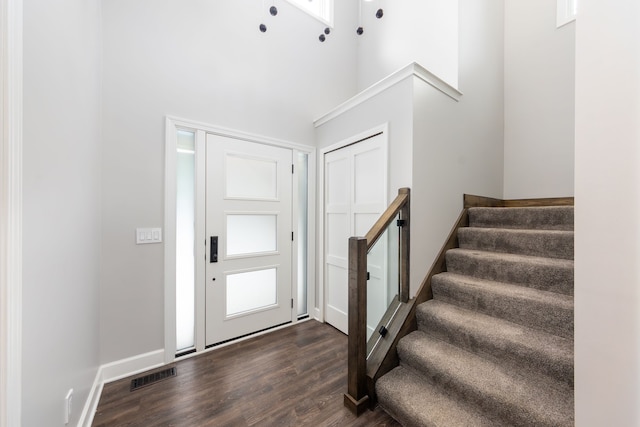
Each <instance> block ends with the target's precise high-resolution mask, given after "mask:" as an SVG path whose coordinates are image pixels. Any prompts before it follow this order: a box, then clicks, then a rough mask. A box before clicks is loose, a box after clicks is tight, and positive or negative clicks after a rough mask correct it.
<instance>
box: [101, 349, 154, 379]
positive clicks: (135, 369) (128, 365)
mask: <svg viewBox="0 0 640 427" xmlns="http://www.w3.org/2000/svg"><path fill="white" fill-rule="evenodd" d="M162 365H164V349H160V350H155V351H150V352H149V353H144V354H139V355H137V356H132V357H128V358H126V359H122V360H116V361H115V362H111V363H107V364H105V365H102V366H101V367H100V369H101V370H102V382H103V383H104V384H106V383H110V382H112V381H116V380H120V379H122V378H126V377H128V376H131V375H135V374H138V373H140V372H144V371H148V370H149V369H153V368H157V367H158V366H162Z"/></svg>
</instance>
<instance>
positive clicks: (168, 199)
mask: <svg viewBox="0 0 640 427" xmlns="http://www.w3.org/2000/svg"><path fill="white" fill-rule="evenodd" d="M177 130H188V131H193V132H195V134H196V159H195V161H196V174H198V171H204V167H205V156H204V155H198V153H204V147H205V144H206V135H207V134H214V135H220V136H224V137H229V138H235V139H241V140H244V141H249V142H254V143H257V144H264V145H272V146H276V147H282V148H288V149H291V150H292V151H293V153H294V156H295V154H296V153H298V152H300V153H304V154H307V155H308V156H309V171H308V173H309V182H308V191H309V206H308V212H309V223H308V230H309V235H308V245H307V247H308V249H307V251H308V254H307V260H308V262H307V265H308V271H307V307H308V308H309V314H310V315H313V313H311V309H312V307H315V306H316V305H317V301H315V298H314V296H315V294H316V290H315V288H316V282H315V280H314V279H315V277H316V273H315V266H316V263H315V248H316V238H315V233H314V232H313V231H314V230H315V221H316V219H315V212H316V209H317V208H316V203H315V188H316V169H315V165H316V148H315V147H312V146H309V145H303V144H299V143H295V142H291V141H286V140H281V139H277V138H272V137H267V136H263V135H257V134H253V133H249V132H244V131H239V130H235V129H229V128H224V127H220V126H215V125H211V124H206V123H202V122H197V121H193V120H188V119H182V118H178V117H174V116H166V118H165V178H164V180H165V186H164V188H165V194H164V200H165V203H164V301H165V304H164V318H165V321H164V331H165V334H164V360H165V363H171V362H173V361H174V360H175V355H176V306H175V302H176V299H175V292H176V283H175V277H176V267H175V259H176V227H175V222H176V212H175V208H176V196H175V194H176V179H175V176H176V148H177V133H176V132H177ZM203 184H204V175H202V176H198V175H197V176H196V184H195V185H196V188H195V192H196V221H195V222H196V236H203V235H204V232H205V224H204V215H202V214H198V212H204V196H205V189H204V185H203ZM296 189H297V186H294V194H293V199H292V203H293V206H294V215H293V218H297V216H296V209H295V206H297V203H296V202H297V198H298V194H297V191H296ZM195 256H196V257H197V258H198V259H203V257H204V245H196V253H195ZM296 264H297V252H296V251H295V248H294V253H293V254H292V275H293V276H292V277H294V278H295V277H296V275H297V270H296ZM200 270H201V269H198V268H196V289H195V291H196V292H195V295H196V310H195V312H196V334H195V338H196V339H195V341H196V343H195V347H196V352H195V353H192V355H195V354H200V353H202V352H204V351H206V349H205V334H204V324H205V313H204V302H205V300H204V273H203V272H201V271H200ZM198 283H200V285H199V286H198V285H197V284H198ZM294 284H295V281H294V282H292V288H293V287H294V286H293V285H294ZM292 295H293V298H294V307H296V306H297V301H296V299H297V292H296V291H295V289H292ZM297 321H298V320H297V318H296V316H292V323H291V325H294V324H296V323H297Z"/></svg>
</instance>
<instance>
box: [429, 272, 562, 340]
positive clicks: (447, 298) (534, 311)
mask: <svg viewBox="0 0 640 427" xmlns="http://www.w3.org/2000/svg"><path fill="white" fill-rule="evenodd" d="M504 286H506V287H512V286H514V285H506V284H505V285H504ZM431 289H432V291H433V298H434V299H436V300H439V301H443V302H446V303H449V304H453V305H456V306H458V307H462V308H466V309H469V310H475V311H477V312H480V313H483V314H487V315H489V316H494V317H497V318H500V319H505V320H508V321H510V322H514V323H517V324H519V325H523V326H527V327H531V328H536V329H539V330H541V331H545V332H548V333H550V334H554V335H557V336H560V337H563V338H567V339H573V304H571V305H567V304H560V303H556V304H555V305H552V304H551V303H546V302H545V301H537V300H533V299H524V298H521V297H518V295H514V296H511V295H504V294H497V293H491V292H490V291H487V290H485V289H484V288H482V287H480V286H470V285H468V284H465V283H464V282H462V283H459V282H457V281H456V280H455V279H451V278H448V277H447V276H446V275H435V276H433V279H432V280H431Z"/></svg>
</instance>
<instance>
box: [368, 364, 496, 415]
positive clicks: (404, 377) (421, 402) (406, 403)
mask: <svg viewBox="0 0 640 427" xmlns="http://www.w3.org/2000/svg"><path fill="white" fill-rule="evenodd" d="M376 395H377V396H378V402H379V405H380V406H381V407H382V409H384V410H385V411H387V412H388V413H389V414H390V415H391V416H392V417H393V418H395V419H396V420H398V421H399V422H400V423H401V424H402V425H403V426H405V427H413V426H416V427H418V426H425V427H432V426H433V427H444V426H447V427H463V426H477V427H484V426H486V427H493V426H497V425H499V424H497V423H496V421H495V420H491V419H488V418H486V417H484V416H482V415H481V414H480V413H479V412H478V411H477V410H474V409H473V408H469V407H467V406H466V405H463V404H461V403H460V402H458V401H457V400H456V399H453V398H451V397H449V396H448V395H447V394H446V393H444V392H443V391H442V390H439V389H438V388H436V387H433V386H431V385H430V384H428V383H427V382H426V381H424V380H423V379H422V378H421V377H420V375H419V374H416V373H415V372H414V371H412V370H411V369H408V368H405V367H402V366H398V367H396V368H395V369H393V370H392V371H391V372H389V373H388V374H387V375H384V376H383V377H382V378H380V379H379V380H378V382H377V383H376Z"/></svg>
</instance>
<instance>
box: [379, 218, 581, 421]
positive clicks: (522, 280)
mask: <svg viewBox="0 0 640 427" xmlns="http://www.w3.org/2000/svg"><path fill="white" fill-rule="evenodd" d="M458 241H459V248H456V249H452V250H449V251H448V252H447V255H446V266H447V268H446V269H447V271H446V272H445V273H441V274H438V275H436V276H434V277H433V279H432V282H431V286H432V290H433V299H432V300H429V301H427V302H425V303H423V304H421V305H419V306H418V308H417V310H416V316H417V321H418V330H417V331H414V332H412V333H410V334H409V335H407V336H405V337H404V338H402V339H401V340H400V342H399V344H398V356H399V359H400V366H398V367H397V368H395V369H393V370H392V371H391V372H389V373H387V374H386V375H384V376H383V377H381V378H380V379H379V380H378V382H377V383H376V394H377V398H378V402H379V404H380V406H381V407H382V408H384V409H385V410H386V411H387V412H388V413H389V414H391V415H392V416H393V417H394V418H395V419H396V420H398V421H399V422H400V423H401V424H403V425H405V426H571V425H573V424H574V420H573V414H574V411H573V207H569V206H567V207H565V206H562V207H529V208H471V209H470V210H469V227H465V228H461V229H460V230H459V232H458Z"/></svg>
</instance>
